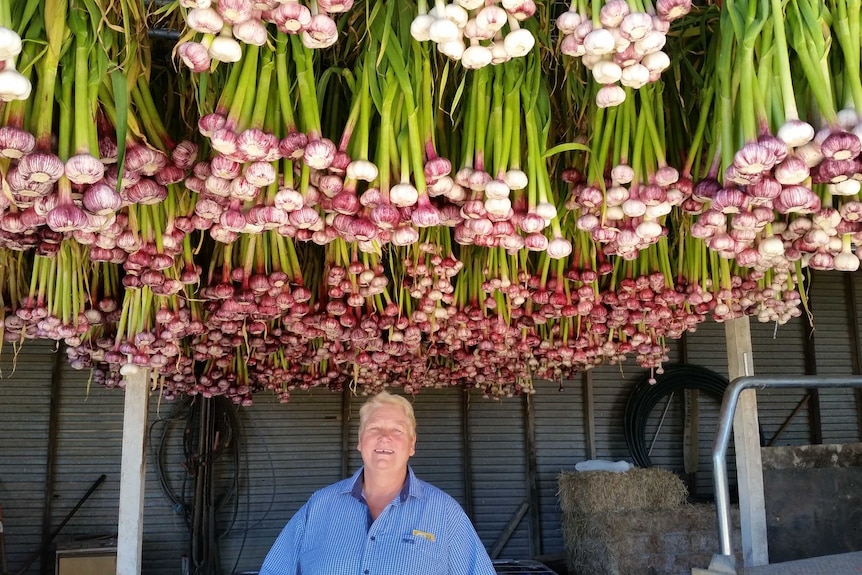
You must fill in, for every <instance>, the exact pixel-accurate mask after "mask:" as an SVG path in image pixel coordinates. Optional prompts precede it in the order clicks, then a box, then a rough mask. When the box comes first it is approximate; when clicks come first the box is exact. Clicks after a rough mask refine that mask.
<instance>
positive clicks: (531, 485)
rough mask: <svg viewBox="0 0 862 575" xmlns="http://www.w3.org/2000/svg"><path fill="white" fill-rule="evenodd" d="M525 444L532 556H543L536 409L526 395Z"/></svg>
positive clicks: (529, 395)
mask: <svg viewBox="0 0 862 575" xmlns="http://www.w3.org/2000/svg"><path fill="white" fill-rule="evenodd" d="M524 443H525V446H526V448H527V486H526V487H527V500H528V501H529V503H530V509H529V511H530V523H529V537H530V556H531V557H536V556H538V555H541V554H542V499H541V493H540V489H539V464H538V456H537V454H536V409H535V403H534V402H533V396H532V395H531V394H529V393H525V394H524Z"/></svg>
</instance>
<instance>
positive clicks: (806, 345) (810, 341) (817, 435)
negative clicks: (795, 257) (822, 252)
mask: <svg viewBox="0 0 862 575" xmlns="http://www.w3.org/2000/svg"><path fill="white" fill-rule="evenodd" d="M849 275H851V274H848V276H849ZM813 281H814V277H812V279H811V283H809V285H808V290H809V292H810V291H811V285H812V284H813ZM800 323H801V324H802V335H803V340H802V355H803V357H804V359H805V375H817V353H816V350H815V347H814V326H813V325H811V320H810V319H809V318H808V316H807V315H803V316H802V321H801V322H800ZM807 391H808V396H807V397H808V433H809V436H810V438H811V443H812V444H813V445H819V444H821V443H823V423H822V420H821V417H820V390H819V389H817V388H816V387H812V388H810V389H808V390H807Z"/></svg>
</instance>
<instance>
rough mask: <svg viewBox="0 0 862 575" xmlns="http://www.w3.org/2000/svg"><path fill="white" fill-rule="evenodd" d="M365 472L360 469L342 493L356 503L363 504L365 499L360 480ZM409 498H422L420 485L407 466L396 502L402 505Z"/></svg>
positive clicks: (410, 468)
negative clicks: (349, 496) (351, 497)
mask: <svg viewBox="0 0 862 575" xmlns="http://www.w3.org/2000/svg"><path fill="white" fill-rule="evenodd" d="M364 472H365V467H364V466H363V467H360V468H359V469H358V470H357V471H356V473H354V474H353V477H351V478H350V481H348V482H347V488H346V489H345V490H344V491H343V492H342V493H350V495H352V496H353V497H354V498H355V499H356V500H357V501H362V502H365V497H364V496H363V495H362V478H363V473H364ZM410 497H417V498H420V499H421V498H422V485H421V484H420V483H419V481H418V480H417V479H416V474H414V473H413V468H412V467H410V466H409V465H408V466H407V479H406V480H405V481H404V486H403V487H401V493H400V494H399V495H398V501H400V502H401V503H404V502H406V501H407V499H408V498H410Z"/></svg>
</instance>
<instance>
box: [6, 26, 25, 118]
mask: <svg viewBox="0 0 862 575" xmlns="http://www.w3.org/2000/svg"><path fill="white" fill-rule="evenodd" d="M20 53H21V37H20V36H19V35H18V34H17V33H16V32H15V31H14V30H10V29H9V28H4V27H2V26H0V102H11V101H12V100H26V99H27V98H29V97H30V91H31V88H32V87H31V85H30V80H28V79H27V78H26V77H25V76H24V75H23V74H21V72H19V71H18V70H16V69H15V58H16V57H17V56H18V54H20Z"/></svg>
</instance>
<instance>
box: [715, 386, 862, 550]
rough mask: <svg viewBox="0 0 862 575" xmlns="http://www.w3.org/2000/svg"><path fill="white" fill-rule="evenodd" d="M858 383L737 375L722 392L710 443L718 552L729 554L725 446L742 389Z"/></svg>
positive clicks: (805, 387) (728, 505)
mask: <svg viewBox="0 0 862 575" xmlns="http://www.w3.org/2000/svg"><path fill="white" fill-rule="evenodd" d="M835 387H862V377H859V376H825V377H824V376H799V377H761V376H754V375H750V376H745V377H738V378H736V379H734V380H733V381H732V382H730V385H728V386H727V390H725V392H724V399H723V400H722V402H721V411H720V412H719V416H718V432H717V433H716V435H715V443H714V444H713V447H712V477H713V481H714V482H715V508H716V513H717V514H718V542H719V546H720V552H721V554H722V555H728V556H733V546H732V544H731V538H730V489H729V487H728V483H727V462H726V461H725V459H726V456H727V446H728V444H729V443H730V433H731V430H732V429H733V416H734V414H735V413H736V404H737V402H738V401H739V394H740V393H742V392H743V391H745V390H746V389H766V388H801V389H809V388H835Z"/></svg>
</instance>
